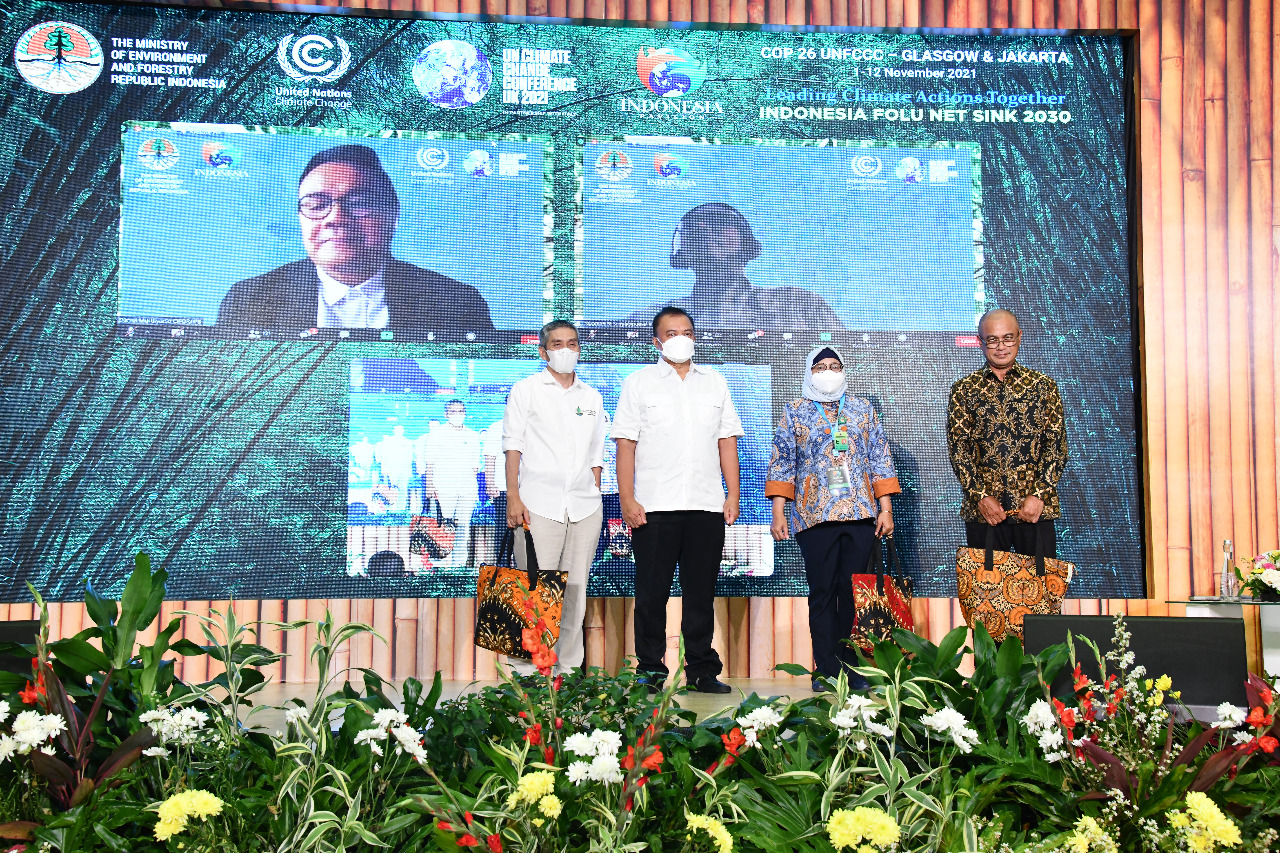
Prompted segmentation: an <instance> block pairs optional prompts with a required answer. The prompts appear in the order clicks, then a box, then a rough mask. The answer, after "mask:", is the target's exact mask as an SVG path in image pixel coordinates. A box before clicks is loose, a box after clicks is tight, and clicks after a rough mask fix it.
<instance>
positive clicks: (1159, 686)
mask: <svg viewBox="0 0 1280 853" xmlns="http://www.w3.org/2000/svg"><path fill="white" fill-rule="evenodd" d="M1172 686H1173V679H1172V678H1170V677H1169V676H1167V675H1162V676H1160V677H1159V678H1157V679H1156V690H1168V689H1169V688H1170V687H1172Z"/></svg>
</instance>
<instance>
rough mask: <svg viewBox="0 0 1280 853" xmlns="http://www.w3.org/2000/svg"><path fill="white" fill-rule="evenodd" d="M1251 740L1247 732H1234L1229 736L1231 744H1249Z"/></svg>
mask: <svg viewBox="0 0 1280 853" xmlns="http://www.w3.org/2000/svg"><path fill="white" fill-rule="evenodd" d="M1252 740H1253V735H1252V734H1250V733H1249V732H1236V733H1235V734H1233V735H1232V736H1231V742H1232V743H1234V744H1241V743H1249V742H1250V741H1252Z"/></svg>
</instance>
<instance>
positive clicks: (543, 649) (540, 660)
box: [529, 644, 559, 675]
mask: <svg viewBox="0 0 1280 853" xmlns="http://www.w3.org/2000/svg"><path fill="white" fill-rule="evenodd" d="M529 651H531V652H533V665H534V666H536V667H537V668H538V672H540V673H542V674H543V675H550V674H551V667H553V666H555V665H556V661H557V660H559V658H557V657H556V653H555V650H554V649H552V648H551V647H550V646H546V645H541V644H539V645H538V647H537V648H533V649H530V650H529Z"/></svg>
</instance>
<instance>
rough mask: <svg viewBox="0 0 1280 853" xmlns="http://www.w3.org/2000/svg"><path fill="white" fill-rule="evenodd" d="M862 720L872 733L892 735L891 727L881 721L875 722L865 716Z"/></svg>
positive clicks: (885, 735)
mask: <svg viewBox="0 0 1280 853" xmlns="http://www.w3.org/2000/svg"><path fill="white" fill-rule="evenodd" d="M863 720H864V722H863V724H864V725H865V726H866V727H867V731H869V732H871V733H872V734H873V735H880V736H881V737H893V729H891V728H889V727H888V726H886V725H883V724H882V723H877V722H876V721H875V720H867V719H866V718H865V717H864V718H863Z"/></svg>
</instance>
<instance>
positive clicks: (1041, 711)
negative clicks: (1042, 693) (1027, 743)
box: [1022, 699, 1058, 734]
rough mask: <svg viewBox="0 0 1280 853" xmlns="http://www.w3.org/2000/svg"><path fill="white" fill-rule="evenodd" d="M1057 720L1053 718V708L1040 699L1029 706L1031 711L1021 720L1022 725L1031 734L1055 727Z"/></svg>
mask: <svg viewBox="0 0 1280 853" xmlns="http://www.w3.org/2000/svg"><path fill="white" fill-rule="evenodd" d="M1057 722H1058V721H1057V720H1056V719H1054V716H1053V706H1052V705H1050V704H1049V703H1048V702H1046V701H1044V700H1043V699H1040V700H1039V701H1037V702H1036V703H1035V704H1034V705H1032V706H1031V710H1029V711H1027V713H1026V715H1025V716H1024V717H1023V718H1022V724H1023V725H1024V726H1026V727H1027V729H1028V730H1029V731H1030V732H1031V733H1032V734H1036V733H1037V732H1040V731H1043V730H1044V729H1049V728H1053V727H1055V726H1056V725H1057Z"/></svg>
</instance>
